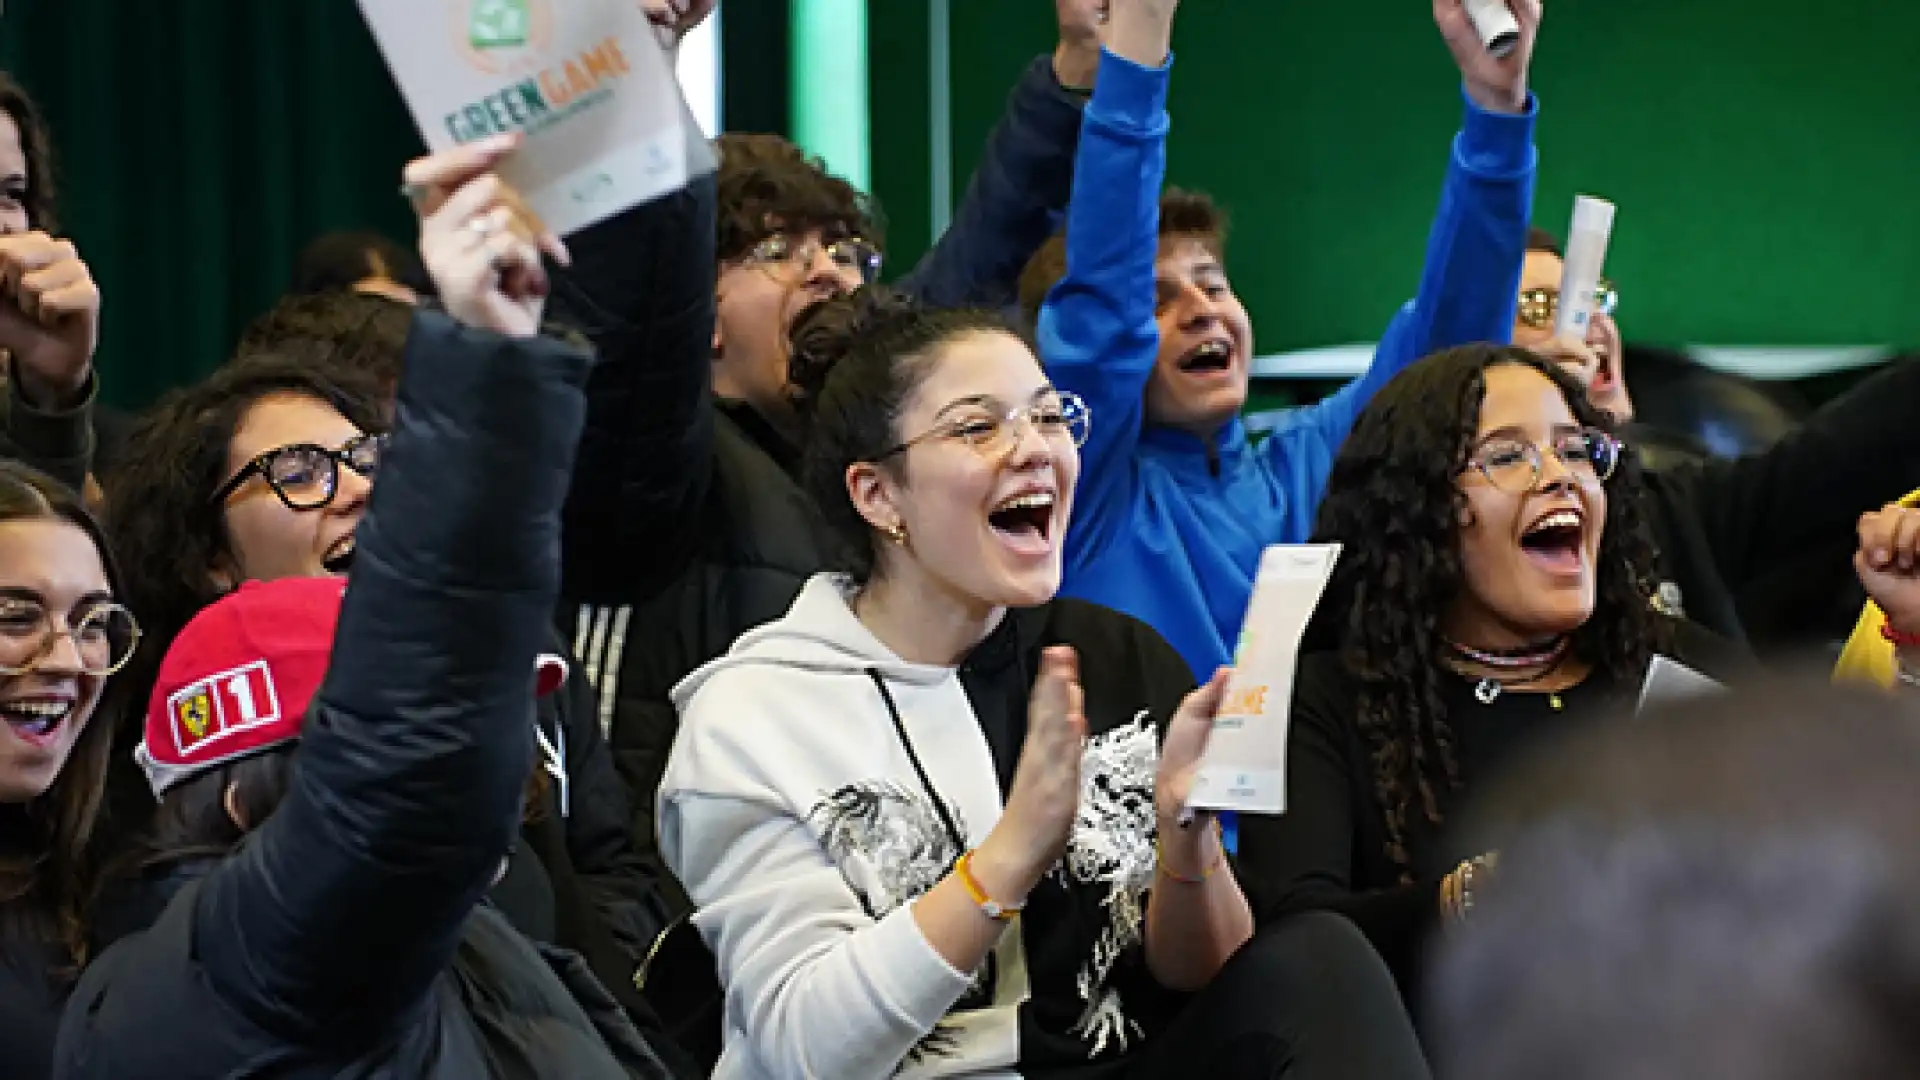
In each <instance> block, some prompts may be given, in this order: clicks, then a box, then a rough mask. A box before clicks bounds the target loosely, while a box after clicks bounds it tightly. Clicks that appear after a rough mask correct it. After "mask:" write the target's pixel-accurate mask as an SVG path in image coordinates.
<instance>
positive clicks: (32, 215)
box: [0, 71, 60, 233]
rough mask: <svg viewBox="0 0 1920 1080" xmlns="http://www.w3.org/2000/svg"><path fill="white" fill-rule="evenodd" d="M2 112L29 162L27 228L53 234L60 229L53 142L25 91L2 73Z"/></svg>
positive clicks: (0, 88) (37, 107)
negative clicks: (15, 133)
mask: <svg viewBox="0 0 1920 1080" xmlns="http://www.w3.org/2000/svg"><path fill="white" fill-rule="evenodd" d="M0 112H4V113H6V114H7V116H8V117H9V118H10V119H12V120H13V126H14V127H16V128H18V129H20V156H21V157H23V158H25V159H26V161H27V198H26V211H27V225H28V226H30V227H31V228H35V229H38V230H40V231H41V232H46V233H51V232H55V231H57V230H58V229H59V228H60V222H59V220H58V218H57V217H56V215H55V214H54V206H53V196H54V180H53V139H52V138H51V137H50V136H48V134H47V125H46V122H45V121H44V120H42V119H41V117H40V107H39V106H38V105H35V104H34V103H33V98H32V97H31V96H30V95H28V93H27V91H26V88H25V87H22V86H21V85H20V84H19V83H18V82H17V81H15V80H14V78H13V76H11V75H9V74H7V73H6V72H4V71H0Z"/></svg>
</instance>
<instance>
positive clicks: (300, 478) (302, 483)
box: [212, 435, 387, 510]
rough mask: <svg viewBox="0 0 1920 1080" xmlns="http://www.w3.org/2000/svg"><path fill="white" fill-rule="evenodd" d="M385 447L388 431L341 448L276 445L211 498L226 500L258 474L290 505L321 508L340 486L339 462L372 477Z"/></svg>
mask: <svg viewBox="0 0 1920 1080" xmlns="http://www.w3.org/2000/svg"><path fill="white" fill-rule="evenodd" d="M386 447H387V437H386V436H385V435H362V436H360V437H359V438H356V439H351V440H349V441H348V442H347V443H346V444H345V445H343V446H341V447H340V448H339V449H338V450H331V449H328V448H327V447H324V446H321V445H319V444H317V443H293V444H291V445H288V446H276V447H274V448H273V449H272V450H268V451H266V452H265V453H263V454H259V455H257V456H255V457H254V459H253V460H252V461H249V462H247V463H246V464H245V465H242V466H240V471H239V472H236V473H234V474H233V475H232V476H231V477H229V478H228V479H227V482H226V483H224V484H221V485H220V487H219V489H218V490H216V491H215V492H214V493H213V499H212V501H213V502H224V501H226V498H227V496H229V495H231V494H233V493H234V491H235V490H237V489H238V488H239V487H240V485H241V484H244V483H246V482H247V478H248V477H250V476H254V475H256V474H257V475H259V476H260V477H262V478H264V479H265V480H266V482H267V485H268V486H269V487H271V488H273V493H274V494H275V495H278V496H279V497H280V501H281V502H282V503H285V504H286V507H287V509H289V510H318V509H320V508H321V507H323V506H325V505H327V504H328V503H330V502H332V501H333V496H334V492H336V491H338V490H339V489H340V466H342V465H345V466H346V467H347V468H349V469H352V470H353V471H354V472H356V473H359V474H360V475H361V476H363V477H365V478H366V479H368V480H372V479H373V478H374V475H375V474H376V473H378V472H379V471H380V455H381V453H382V452H384V451H385V450H386Z"/></svg>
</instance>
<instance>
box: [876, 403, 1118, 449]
mask: <svg viewBox="0 0 1920 1080" xmlns="http://www.w3.org/2000/svg"><path fill="white" fill-rule="evenodd" d="M995 410H996V403H995V402H994V401H993V399H991V398H984V397H981V398H961V399H960V400H959V401H956V402H954V403H953V404H951V405H949V406H947V407H946V409H943V410H942V412H953V413H954V414H955V415H953V416H951V417H948V418H947V419H946V420H943V421H941V422H939V423H937V424H935V425H934V426H933V427H931V428H929V429H928V430H926V431H923V432H921V433H920V434H918V435H915V436H914V437H913V438H911V439H908V440H907V441H906V442H903V443H901V444H899V445H898V446H895V447H893V448H892V449H890V450H888V451H887V452H886V453H884V454H881V455H880V457H879V459H878V460H881V461H884V460H886V459H887V458H890V457H892V456H893V455H895V454H904V453H906V452H907V451H908V450H911V449H913V448H914V447H916V446H918V445H920V444H921V443H923V442H928V441H930V440H933V439H953V440H956V441H958V442H963V443H966V444H967V445H968V446H970V447H972V448H973V449H974V450H975V451H977V452H978V453H980V454H982V455H985V456H989V457H993V456H998V455H1000V454H1004V453H1006V452H1007V451H1009V450H1011V449H1013V447H1014V446H1015V445H1016V444H1017V443H1018V442H1019V441H1020V425H1022V424H1025V425H1027V426H1028V427H1031V428H1033V429H1034V430H1035V431H1037V432H1039V433H1040V434H1041V436H1042V437H1044V438H1048V439H1062V438H1065V439H1072V440H1073V445H1074V446H1076V447H1077V446H1082V445H1084V444H1085V443H1086V441H1087V432H1088V431H1089V430H1090V429H1091V428H1092V426H1093V414H1092V412H1091V411H1089V410H1088V408H1087V403H1086V402H1085V401H1083V400H1081V397H1080V395H1079V394H1075V393H1071V392H1068V391H1051V392H1049V393H1047V394H1046V395H1045V396H1044V397H1042V398H1041V399H1040V400H1038V401H1035V402H1033V403H1032V404H1030V405H1016V406H1014V407H1013V408H1011V409H1008V410H1007V411H1006V412H1004V413H1002V412H997V411H995Z"/></svg>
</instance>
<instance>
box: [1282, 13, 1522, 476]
mask: <svg viewBox="0 0 1920 1080" xmlns="http://www.w3.org/2000/svg"><path fill="white" fill-rule="evenodd" d="M1507 3H1508V4H1509V6H1510V7H1512V9H1513V11H1514V15H1515V18H1516V19H1517V21H1518V22H1519V23H1520V41H1519V43H1518V44H1517V45H1516V46H1515V47H1514V49H1513V51H1512V52H1511V53H1509V54H1507V55H1506V56H1505V57H1494V56H1492V55H1491V54H1489V53H1488V52H1487V51H1486V48H1485V47H1484V46H1482V45H1481V44H1480V38H1479V35H1478V33H1477V32H1475V31H1474V29H1473V27H1472V24H1471V23H1470V22H1469V21H1468V20H1467V15H1466V11H1465V10H1464V8H1463V6H1462V0H1435V2H1434V22H1435V23H1436V25H1438V27H1439V28H1440V32H1441V36H1442V37H1443V38H1445V39H1446V42H1447V47H1448V49H1449V50H1451V51H1452V53H1453V57H1454V61H1455V63H1456V64H1457V65H1458V66H1459V69H1460V74H1461V80H1462V81H1461V85H1462V89H1463V94H1464V97H1465V99H1466V116H1465V118H1464V119H1463V120H1462V122H1461V126H1460V132H1459V134H1458V135H1456V136H1454V139H1453V147H1452V153H1451V155H1450V156H1449V158H1448V161H1447V174H1446V180H1445V182H1444V184H1443V186H1442V187H1441V189H1440V208H1439V210H1438V211H1437V212H1436V213H1435V215H1434V219H1433V228H1432V231H1431V232H1429V233H1428V236H1427V256H1426V262H1425V264H1424V265H1423V267H1422V269H1421V271H1420V289H1419V292H1418V293H1417V294H1416V296H1415V297H1414V299H1413V301H1412V302H1411V303H1409V304H1407V305H1406V306H1404V307H1402V308H1401V309H1400V310H1399V311H1398V312H1397V313H1396V314H1395V315H1394V318H1393V321H1392V322H1391V323H1389V324H1388V326H1387V331H1386V333H1385V334H1384V335H1383V336H1382V337H1381V339H1380V344H1379V347H1378V348H1377V349H1375V351H1374V354H1373V363H1372V365H1371V366H1370V367H1369V368H1368V369H1367V371H1366V373H1365V374H1363V375H1361V376H1360V377H1359V378H1358V379H1355V380H1354V381H1353V382H1351V383H1348V384H1347V385H1346V386H1345V387H1343V388H1342V389H1341V390H1340V391H1338V392H1337V393H1335V394H1333V395H1332V396H1330V397H1328V398H1327V399H1325V400H1324V401H1321V402H1319V403H1318V404H1315V405H1313V406H1311V407H1309V408H1306V409H1300V410H1296V411H1295V412H1293V413H1291V414H1289V415H1288V416H1287V417H1286V418H1285V419H1284V420H1283V421H1282V426H1281V429H1280V430H1279V431H1276V432H1275V434H1276V435H1283V434H1284V435H1286V436H1287V437H1286V438H1274V439H1270V440H1269V441H1268V444H1267V445H1268V453H1270V454H1295V455H1298V459H1299V460H1309V459H1324V460H1325V461H1326V462H1327V464H1328V465H1329V466H1330V465H1331V461H1332V454H1333V451H1334V450H1335V449H1337V448H1338V446H1339V444H1340V442H1341V441H1342V440H1344V439H1345V438H1346V436H1347V431H1348V430H1349V429H1351V428H1352V427H1353V422H1354V420H1355V419H1356V418H1357V417H1358V416H1359V415H1360V410H1362V409H1364V408H1366V406H1367V402H1368V401H1370V400H1372V398H1373V395H1374V394H1375V393H1376V392H1377V391H1378V390H1379V389H1380V388H1381V387H1382V386H1385V385H1386V384H1387V381H1388V380H1390V379H1392V378H1393V377H1394V376H1395V375H1398V374H1399V373H1400V372H1401V371H1402V370H1404V369H1405V368H1406V367H1407V366H1408V365H1409V364H1411V363H1413V362H1414V361H1415V360H1418V359H1420V358H1421V357H1423V356H1426V355H1428V354H1430V353H1434V352H1438V351H1440V350H1442V349H1449V348H1452V347H1454V346H1456V345H1465V344H1468V343H1471V342H1476V341H1497V342H1505V341H1507V340H1509V339H1510V338H1511V336H1512V334H1513V317H1514V308H1515V306H1516V304H1517V303H1518V302H1519V301H1518V297H1519V293H1520V267H1521V263H1522V261H1523V260H1524V259H1525V257H1526V241H1527V222H1528V221H1529V220H1530V218H1531V215H1532V211H1533V183H1534V173H1535V169H1536V166H1537V163H1538V160H1539V154H1538V153H1537V152H1536V151H1535V149H1534V146H1533V127H1534V118H1535V116H1536V115H1537V113H1538V112H1539V109H1538V103H1537V102H1536V101H1535V100H1534V98H1533V96H1532V94H1531V93H1530V92H1529V91H1528V89H1527V69H1528V65H1529V63H1530V61H1531V59H1532V55H1533V45H1534V41H1535V40H1536V38H1537V36H1538V32H1539V27H1540V5H1539V2H1538V0H1507ZM1303 439H1310V440H1313V441H1315V442H1317V443H1319V444H1320V445H1319V447H1317V448H1316V449H1317V450H1318V451H1319V452H1318V453H1311V452H1306V453H1303V452H1302V451H1303V449H1304V448H1302V447H1301V446H1300V445H1299V443H1300V442H1301V441H1302V440H1303ZM1325 485H1326V473H1325V469H1324V468H1323V469H1322V470H1321V471H1320V474H1319V476H1318V478H1317V480H1316V482H1315V483H1314V484H1313V490H1314V491H1315V492H1316V493H1317V492H1318V491H1320V490H1321V489H1323V488H1324V487H1325Z"/></svg>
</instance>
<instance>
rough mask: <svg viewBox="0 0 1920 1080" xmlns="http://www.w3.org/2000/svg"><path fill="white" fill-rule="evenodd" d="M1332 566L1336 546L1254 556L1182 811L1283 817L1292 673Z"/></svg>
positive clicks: (1281, 548) (1281, 547)
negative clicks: (1247, 595) (1248, 590)
mask: <svg viewBox="0 0 1920 1080" xmlns="http://www.w3.org/2000/svg"><path fill="white" fill-rule="evenodd" d="M1339 558H1340V545H1339V544H1276V545H1274V546H1272V547H1269V548H1268V549H1267V550H1266V551H1265V552H1264V553H1263V554H1262V555H1261V557H1260V572H1259V576H1258V577H1256V578H1255V579H1254V583H1253V599H1252V601H1251V602H1249V603H1248V605H1247V617H1246V621H1245V623H1244V624H1243V625H1242V626H1241V629H1240V642H1239V647H1238V648H1237V649H1236V650H1235V653H1234V668H1233V674H1232V675H1231V676H1230V677H1229V678H1228V681H1227V691H1226V697H1225V698H1224V699H1223V700H1222V701H1221V703H1220V709H1219V711H1218V712H1217V713H1215V714H1214V718H1213V732H1212V734H1211V736H1209V738H1208V740H1207V749H1206V753H1205V754H1204V755H1203V756H1202V758H1201V761H1200V770H1199V773H1198V775H1196V776H1195V778H1194V784H1193V793H1192V794H1191V795H1189V796H1188V797H1187V802H1188V805H1190V806H1193V807H1195V808H1197V809H1205V810H1234V811H1240V812H1244V813H1250V814H1280V813H1285V812H1286V808H1287V724H1288V718H1289V715H1290V713H1291V710H1292V705H1293V674H1294V669H1295V668H1296V667H1297V666H1298V665H1299V661H1300V641H1301V639H1302V638H1303V637H1304V636H1305V634H1306V632H1307V622H1308V621H1309V620H1310V619H1312V617H1313V610H1314V608H1315V607H1317V606H1318V605H1319V603H1320V595H1321V593H1323V592H1324V591H1326V587H1327V581H1328V579H1330V578H1331V577H1332V576H1333V567H1334V563H1335V562H1337V561H1338V560H1339Z"/></svg>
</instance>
